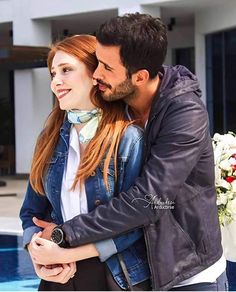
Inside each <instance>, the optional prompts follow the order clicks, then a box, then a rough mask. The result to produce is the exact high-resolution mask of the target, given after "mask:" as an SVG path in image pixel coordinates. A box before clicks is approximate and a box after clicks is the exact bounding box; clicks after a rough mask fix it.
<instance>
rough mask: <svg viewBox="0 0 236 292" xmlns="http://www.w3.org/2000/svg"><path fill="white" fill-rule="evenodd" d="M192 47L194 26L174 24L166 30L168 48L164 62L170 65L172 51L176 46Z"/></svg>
mask: <svg viewBox="0 0 236 292" xmlns="http://www.w3.org/2000/svg"><path fill="white" fill-rule="evenodd" d="M189 47H194V27H193V26H181V27H178V26H174V27H173V30H172V31H169V32H168V50H167V56H166V60H165V64H167V65H172V62H173V60H172V51H173V49H177V48H189Z"/></svg>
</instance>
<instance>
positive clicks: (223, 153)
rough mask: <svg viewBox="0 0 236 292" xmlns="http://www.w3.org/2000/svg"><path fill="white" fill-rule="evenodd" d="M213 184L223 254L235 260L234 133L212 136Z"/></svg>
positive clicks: (235, 187)
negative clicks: (214, 186)
mask: <svg viewBox="0 0 236 292" xmlns="http://www.w3.org/2000/svg"><path fill="white" fill-rule="evenodd" d="M212 143H213V149H214V157H215V185H216V192H217V206H218V215H219V221H220V225H221V231H222V244H223V249H224V254H225V256H226V258H227V259H228V260H230V261H236V135H235V134H234V133H233V132H228V134H225V135H220V134H215V135H214V137H213V141H212Z"/></svg>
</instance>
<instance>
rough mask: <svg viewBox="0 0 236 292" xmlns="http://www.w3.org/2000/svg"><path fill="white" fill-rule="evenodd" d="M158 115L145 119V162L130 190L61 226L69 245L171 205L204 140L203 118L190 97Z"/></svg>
mask: <svg viewBox="0 0 236 292" xmlns="http://www.w3.org/2000/svg"><path fill="white" fill-rule="evenodd" d="M161 114H162V118H161V120H160V117H158V116H154V117H153V118H151V119H149V124H150V125H148V126H147V129H146V131H147V132H148V134H147V139H146V143H147V146H146V148H147V150H146V157H145V159H146V160H145V163H144V165H143V169H142V173H141V175H140V177H138V178H137V179H136V180H135V183H134V184H133V186H131V187H130V188H129V189H128V191H126V192H122V193H120V194H119V195H118V196H117V197H114V198H112V200H111V201H110V202H109V203H108V204H107V205H101V206H99V207H98V208H96V209H95V210H94V211H92V212H91V213H89V214H82V215H79V216H76V217H75V218H73V219H72V220H70V221H67V222H65V224H63V226H62V228H63V230H64V232H65V234H66V240H67V241H68V243H69V244H70V245H71V246H78V245H82V244H85V243H88V242H95V241H98V240H102V239H107V238H112V237H114V236H116V235H118V234H122V233H125V232H128V231H130V230H132V229H135V228H137V227H141V226H146V225H149V224H151V223H154V222H156V221H157V220H158V219H159V218H160V217H161V216H162V215H163V214H164V212H166V211H165V210H163V209H160V208H158V204H159V203H158V202H166V200H169V201H172V202H174V201H175V198H176V196H177V195H178V194H179V192H180V191H179V190H180V189H181V186H182V185H183V184H184V182H185V181H186V179H187V177H188V176H189V174H190V173H191V171H192V169H193V168H194V166H195V165H196V163H197V161H198V159H199V157H200V154H201V151H202V148H203V147H204V145H205V143H206V141H209V140H208V139H209V133H208V117H207V112H206V110H205V108H204V106H203V104H202V102H201V101H200V99H199V98H198V97H196V96H195V95H194V94H188V97H187V98H186V95H185V96H184V95H180V96H178V97H175V98H174V101H173V100H172V101H171V102H170V104H169V105H167V106H166V109H165V111H164V113H161ZM161 114H160V115H161ZM148 147H150V149H149V150H148ZM156 204H157V206H156ZM154 207H155V208H154Z"/></svg>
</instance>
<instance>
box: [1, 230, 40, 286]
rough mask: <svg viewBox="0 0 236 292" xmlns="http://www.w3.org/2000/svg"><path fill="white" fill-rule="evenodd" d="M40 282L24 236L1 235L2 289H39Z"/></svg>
mask: <svg viewBox="0 0 236 292" xmlns="http://www.w3.org/2000/svg"><path fill="white" fill-rule="evenodd" d="M38 284H39V279H38V277H37V276H36V274H35V272H34V268H33V265H32V263H31V260H30V257H29V255H28V253H27V252H26V251H25V250H24V249H23V248H22V237H20V236H13V235H0V291H37V288H38Z"/></svg>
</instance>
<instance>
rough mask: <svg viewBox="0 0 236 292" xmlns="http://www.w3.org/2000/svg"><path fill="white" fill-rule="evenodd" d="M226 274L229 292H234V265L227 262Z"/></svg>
mask: <svg viewBox="0 0 236 292" xmlns="http://www.w3.org/2000/svg"><path fill="white" fill-rule="evenodd" d="M226 273H227V278H228V281H229V291H236V263H234V262H229V261H227V268H226Z"/></svg>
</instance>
